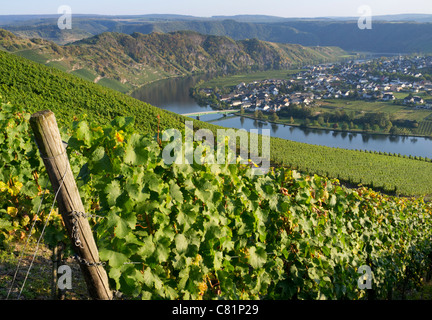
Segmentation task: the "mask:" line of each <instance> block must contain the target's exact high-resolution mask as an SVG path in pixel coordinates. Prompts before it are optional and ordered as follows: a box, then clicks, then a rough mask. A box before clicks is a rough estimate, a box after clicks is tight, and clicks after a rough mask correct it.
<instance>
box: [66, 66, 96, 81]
mask: <svg viewBox="0 0 432 320" xmlns="http://www.w3.org/2000/svg"><path fill="white" fill-rule="evenodd" d="M71 74H74V75H76V76H78V77H80V78H82V79H84V80H88V81H92V82H93V81H94V80H95V79H96V74H95V73H94V72H93V71H90V70H88V69H78V70H74V71H72V72H71Z"/></svg>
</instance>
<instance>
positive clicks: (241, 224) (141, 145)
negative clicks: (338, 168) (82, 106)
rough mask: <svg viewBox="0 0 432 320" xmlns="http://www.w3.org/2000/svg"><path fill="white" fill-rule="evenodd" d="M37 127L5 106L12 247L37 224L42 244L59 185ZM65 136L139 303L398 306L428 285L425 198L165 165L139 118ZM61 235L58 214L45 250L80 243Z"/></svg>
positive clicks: (0, 156) (6, 227)
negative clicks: (362, 302)
mask: <svg viewBox="0 0 432 320" xmlns="http://www.w3.org/2000/svg"><path fill="white" fill-rule="evenodd" d="M29 118H30V114H29V113H27V112H26V111H25V110H23V109H22V108H21V107H18V106H15V105H12V104H7V103H2V104H1V107H0V132H1V134H0V164H1V168H0V203H1V207H0V245H1V246H6V245H7V243H9V242H11V241H16V240H17V239H19V238H23V234H24V235H26V234H28V233H29V232H30V224H31V223H32V222H33V221H36V225H35V226H36V227H35V228H34V229H33V231H32V232H34V234H35V235H40V234H41V232H42V230H41V229H42V228H41V227H42V225H43V223H44V222H46V220H47V219H48V211H49V207H50V204H51V202H52V201H53V197H54V195H53V192H52V190H51V191H50V192H49V194H48V195H47V197H46V198H47V199H46V201H45V202H44V203H45V204H44V205H43V206H42V210H41V211H40V215H39V216H36V214H35V213H36V212H37V209H38V206H39V203H40V197H41V196H42V194H43V193H44V190H45V186H46V185H47V176H46V171H45V169H44V166H43V165H42V162H41V160H40V158H39V154H38V150H37V147H36V146H35V144H34V142H33V139H32V132H31V130H30V129H29ZM62 132H63V138H64V141H66V142H67V143H68V147H67V154H68V157H69V160H70V164H71V168H72V171H73V173H74V175H75V177H76V180H77V183H78V187H79V190H80V193H81V197H82V200H83V203H84V205H85V209H86V212H87V213H89V214H90V215H92V216H91V217H89V221H90V224H91V226H92V230H93V231H94V236H95V239H96V242H97V245H98V248H99V252H100V258H101V260H102V261H104V262H106V269H107V272H108V275H109V280H110V285H111V289H112V290H118V291H120V292H122V293H123V294H124V295H125V296H126V297H127V298H128V299H170V300H172V299H204V300H207V299H217V298H219V299H351V300H355V299H366V298H369V299H372V298H376V299H387V298H392V297H393V296H395V295H396V294H398V293H399V292H404V291H406V290H408V289H410V288H415V287H417V286H418V285H420V284H421V282H422V279H424V277H425V276H426V275H427V274H430V271H431V269H430V267H431V262H432V261H431V259H432V247H431V241H430V240H431V236H432V228H431V226H432V216H431V213H432V211H431V210H432V205H431V204H430V203H425V202H424V201H423V200H422V199H420V198H417V199H408V198H398V197H391V196H386V195H383V194H380V193H377V192H375V191H373V190H371V189H367V188H365V187H362V188H359V189H348V188H346V187H344V186H341V185H340V183H339V181H338V180H336V179H329V178H325V177H322V176H319V175H312V176H310V175H305V174H300V173H298V172H297V171H295V170H288V169H283V168H280V169H272V170H271V171H270V172H269V173H268V174H266V175H262V176H257V175H252V173H251V172H252V171H251V168H250V167H249V166H248V165H242V164H239V163H238V164H222V165H209V164H205V163H204V164H198V163H194V164H193V165H175V164H173V165H167V164H165V162H164V161H163V158H162V149H163V147H164V145H163V143H162V142H160V141H159V140H158V139H155V137H154V136H153V135H146V134H141V133H139V132H137V131H136V129H135V123H134V120H133V118H116V119H115V120H114V121H112V122H111V123H110V124H106V125H99V124H97V123H93V122H91V123H90V122H87V121H86V120H79V119H77V120H76V121H74V122H73V124H72V125H71V126H69V127H64V128H63V130H62ZM395 159H396V158H395ZM419 163H423V162H420V161H419ZM424 163H426V162H424ZM63 230H64V228H63V226H62V222H61V217H60V216H59V215H58V214H54V215H52V216H51V217H50V220H49V224H48V227H47V230H45V233H44V243H45V244H47V245H49V246H54V245H56V244H57V243H58V242H59V241H63V242H65V243H68V240H67V239H66V238H65V235H64V231H63ZM363 266H368V267H369V268H370V269H371V271H372V273H373V278H372V289H371V290H362V289H360V288H359V282H358V280H359V278H360V274H359V270H360V268H361V267H363Z"/></svg>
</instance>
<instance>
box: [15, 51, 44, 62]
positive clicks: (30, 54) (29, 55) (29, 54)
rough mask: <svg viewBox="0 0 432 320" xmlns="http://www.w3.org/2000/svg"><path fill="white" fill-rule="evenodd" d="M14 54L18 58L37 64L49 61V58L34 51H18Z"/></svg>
mask: <svg viewBox="0 0 432 320" xmlns="http://www.w3.org/2000/svg"><path fill="white" fill-rule="evenodd" d="M14 54H15V55H17V56H20V57H23V58H26V59H29V60H32V61H34V62H37V63H42V64H45V63H46V62H47V61H48V57H47V56H45V55H42V54H39V53H37V52H36V51H34V50H23V51H17V52H15V53H14Z"/></svg>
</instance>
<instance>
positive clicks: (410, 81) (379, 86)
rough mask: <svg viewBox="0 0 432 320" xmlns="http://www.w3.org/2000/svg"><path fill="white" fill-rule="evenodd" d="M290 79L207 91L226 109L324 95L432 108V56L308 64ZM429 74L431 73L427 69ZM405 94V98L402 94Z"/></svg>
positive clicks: (273, 107) (309, 101) (281, 104)
mask: <svg viewBox="0 0 432 320" xmlns="http://www.w3.org/2000/svg"><path fill="white" fill-rule="evenodd" d="M302 70H304V71H301V72H299V73H297V74H295V75H293V76H292V78H291V79H288V80H279V79H269V80H263V81H254V82H252V83H248V84H246V83H244V82H242V83H239V84H238V85H237V86H235V87H233V88H232V89H231V91H230V92H228V93H226V92H225V93H219V92H214V90H213V89H209V88H206V89H202V94H204V95H206V96H216V98H217V101H218V102H219V103H220V105H223V106H224V108H227V107H228V108H234V109H242V110H244V111H248V112H254V111H257V110H259V111H262V112H264V113H274V112H278V111H280V110H281V109H283V108H287V107H289V106H293V105H302V106H313V105H315V104H316V103H317V102H319V101H321V100H323V99H344V98H345V99H355V100H368V101H393V102H394V103H399V104H404V105H407V106H409V107H412V108H415V109H432V99H424V98H423V97H424V96H426V97H427V96H430V95H432V81H431V75H430V72H431V70H432V57H431V56H428V57H404V56H396V57H392V58H380V59H374V60H368V61H348V62H345V63H331V64H322V65H317V66H305V67H304V68H303V69H302ZM422 71H424V72H425V74H423V73H422ZM402 96H403V98H401V97H402Z"/></svg>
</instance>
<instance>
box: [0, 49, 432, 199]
mask: <svg viewBox="0 0 432 320" xmlns="http://www.w3.org/2000/svg"><path fill="white" fill-rule="evenodd" d="M0 95H1V96H2V99H3V100H4V101H10V102H11V103H12V104H13V105H16V106H19V107H23V108H25V109H26V110H27V111H28V112H30V113H32V112H36V111H40V110H44V109H51V110H52V111H53V112H54V113H55V114H56V116H57V118H58V121H59V123H60V125H61V126H70V125H71V124H72V122H73V120H74V118H75V117H80V118H83V117H84V114H87V117H86V119H87V120H88V121H89V122H91V123H95V124H106V123H108V122H110V121H111V120H112V119H113V118H114V117H117V116H126V117H128V116H129V117H130V116H132V117H134V118H135V127H136V130H137V131H139V132H141V133H145V134H153V135H155V134H156V132H157V130H158V115H159V116H160V130H164V129H168V128H176V129H183V128H184V123H185V120H187V119H188V120H190V118H186V117H183V116H181V115H178V114H174V113H172V112H168V111H165V110H161V109H159V108H156V107H154V106H151V105H149V104H147V103H144V102H142V101H139V100H136V99H134V98H132V97H130V96H128V95H125V94H122V93H120V92H118V91H115V90H112V89H109V88H105V87H103V86H101V85H98V84H95V83H92V82H89V81H86V80H84V79H80V78H78V77H76V76H74V75H71V74H68V73H65V72H62V71H60V70H57V69H55V68H49V67H46V66H44V65H42V64H39V63H35V62H32V61H29V60H27V59H23V58H21V57H17V56H15V55H12V54H9V53H6V52H1V51H0ZM193 121H194V128H196V129H198V128H208V129H210V130H213V131H214V132H215V130H216V129H217V128H218V127H216V126H215V125H212V124H209V123H205V122H201V121H196V120H193ZM270 156H271V159H272V161H273V162H274V163H277V164H285V165H287V166H289V167H292V168H296V169H298V170H300V171H302V172H307V173H311V174H314V173H318V174H320V175H323V176H328V177H334V178H336V177H337V178H339V179H340V180H341V181H346V182H349V183H350V184H351V185H358V184H360V183H361V184H363V185H369V186H374V188H378V189H379V190H384V191H386V192H390V193H394V192H395V191H396V190H397V193H398V194H402V195H409V196H421V195H431V194H432V181H431V179H430V177H431V176H432V163H431V162H430V160H427V161H425V160H426V159H422V160H416V159H409V158H404V157H397V156H389V155H381V154H373V153H366V152H360V151H354V150H343V149H334V148H328V147H323V146H314V145H308V144H304V143H298V142H294V141H289V140H283V139H278V138H271V150H270Z"/></svg>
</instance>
